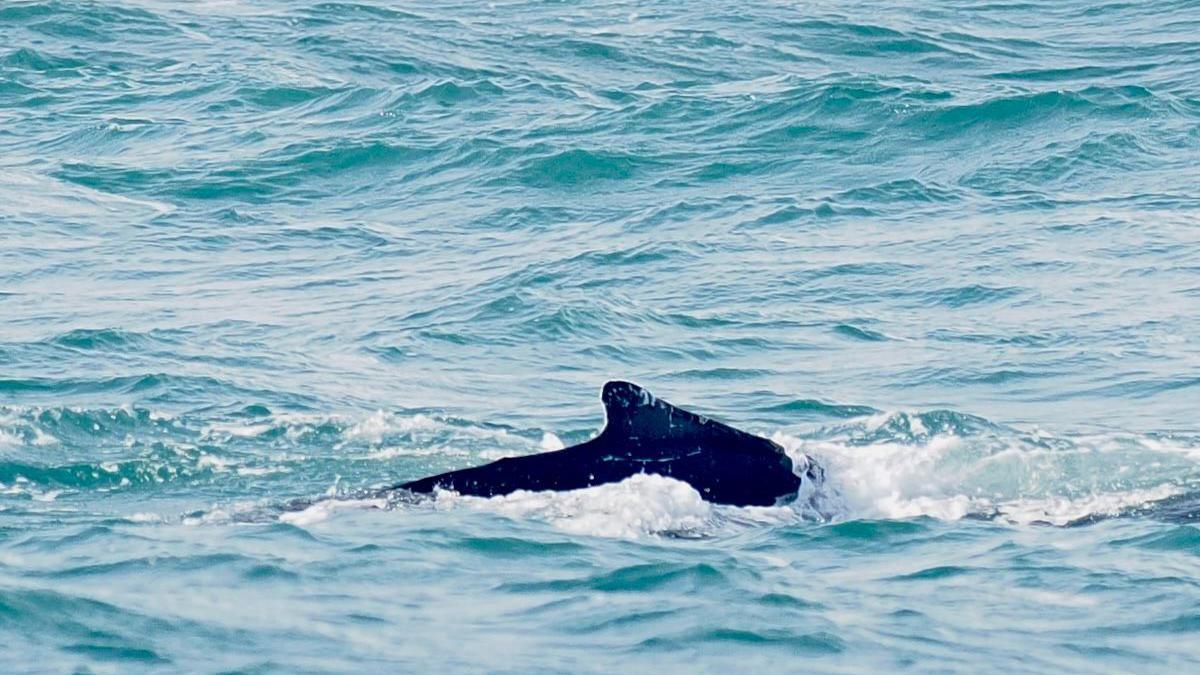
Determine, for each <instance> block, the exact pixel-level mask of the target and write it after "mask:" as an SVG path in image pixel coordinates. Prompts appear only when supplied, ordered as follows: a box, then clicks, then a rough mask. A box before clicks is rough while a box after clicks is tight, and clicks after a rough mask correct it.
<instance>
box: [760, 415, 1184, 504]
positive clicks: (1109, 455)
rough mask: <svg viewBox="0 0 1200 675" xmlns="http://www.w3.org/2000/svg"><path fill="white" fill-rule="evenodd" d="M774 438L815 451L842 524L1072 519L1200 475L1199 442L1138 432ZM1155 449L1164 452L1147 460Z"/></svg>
mask: <svg viewBox="0 0 1200 675" xmlns="http://www.w3.org/2000/svg"><path fill="white" fill-rule="evenodd" d="M890 418H891V415H890V414H889V415H881V416H873V417H872V418H870V419H868V420H866V423H865V426H866V428H867V429H868V430H871V429H875V430H877V429H879V428H880V427H882V426H883V425H884V424H886V423H888V420H889V419H890ZM912 419H916V418H915V417H913V418H912ZM910 430H914V431H915V426H910ZM921 433H925V431H924V430H922V432H921ZM773 438H774V440H775V441H776V442H777V443H780V444H781V445H783V446H784V448H785V449H787V451H788V453H789V454H790V455H792V456H793V459H794V460H795V459H796V458H797V457H799V456H801V455H802V453H807V454H810V455H813V456H814V457H815V459H816V460H817V461H818V462H819V463H820V464H821V465H822V466H823V467H824V468H825V474H826V481H825V483H824V485H822V486H819V487H818V488H817V492H816V493H815V494H814V495H812V496H810V497H809V498H808V500H809V501H810V502H813V503H815V504H817V505H818V508H817V511H818V512H820V513H822V514H825V515H827V516H830V517H832V518H833V519H836V520H845V519H858V518H878V519H906V518H915V517H920V516H926V517H932V518H937V519H940V520H958V519H961V518H964V517H966V516H968V515H983V516H990V517H997V518H999V519H1001V520H1004V521H1007V522H1011V523H1016V524H1028V523H1034V522H1046V523H1053V524H1066V523H1070V522H1073V521H1076V520H1079V519H1082V518H1086V517H1089V516H1113V515H1118V514H1120V513H1122V512H1124V511H1126V510H1128V509H1130V508H1132V507H1137V506H1140V505H1143V504H1147V503H1150V502H1154V501H1158V500H1161V499H1165V498H1168V497H1171V496H1175V495H1178V494H1181V493H1183V492H1184V491H1185V490H1184V488H1183V487H1182V486H1181V484H1182V483H1183V482H1184V481H1185V480H1187V478H1186V477H1185V476H1184V475H1181V471H1182V473H1183V474H1186V473H1187V472H1189V471H1190V472H1191V474H1190V475H1191V476H1192V477H1193V478H1195V477H1196V476H1197V475H1200V467H1197V466H1195V465H1194V464H1191V463H1189V462H1187V460H1186V459H1184V458H1192V457H1195V456H1196V455H1195V452H1196V449H1195V448H1191V447H1188V446H1183V445H1181V446H1176V445H1173V444H1170V443H1164V442H1162V441H1158V440H1154V439H1147V438H1143V437H1135V436H1129V435H1112V436H1089V437H1073V438H1071V439H1069V440H1066V439H1055V438H1054V437H1053V436H1052V435H1050V434H1048V433H1047V432H1044V431H1041V430H1038V432H1037V433H1035V434H1033V435H1031V436H1030V438H1033V439H1036V441H1037V442H1034V443H1031V442H1027V441H1026V440H1023V439H1022V438H1021V437H1019V436H1013V437H1008V436H1004V437H1001V436H984V437H979V438H969V439H968V438H963V437H960V436H956V435H951V434H941V435H935V436H933V437H931V438H928V439H927V440H925V441H923V442H911V441H910V442H875V443H866V444H861V443H851V442H849V439H847V438H838V439H833V440H830V439H820V440H812V439H800V438H797V437H793V436H788V435H786V434H782V433H776V434H775V435H774V437H773ZM1046 441H1057V442H1055V443H1045V442H1046ZM1147 450H1153V451H1154V453H1155V454H1157V455H1158V457H1157V458H1156V457H1154V456H1150V457H1147V456H1146V451H1147ZM1129 453H1134V454H1132V455H1131V456H1126V455H1128V454H1129ZM799 501H803V500H799Z"/></svg>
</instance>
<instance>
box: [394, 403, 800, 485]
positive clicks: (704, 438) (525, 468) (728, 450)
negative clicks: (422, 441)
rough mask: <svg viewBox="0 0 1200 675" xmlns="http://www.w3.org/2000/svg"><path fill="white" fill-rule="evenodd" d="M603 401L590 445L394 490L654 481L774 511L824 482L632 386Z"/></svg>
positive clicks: (747, 437)
mask: <svg viewBox="0 0 1200 675" xmlns="http://www.w3.org/2000/svg"><path fill="white" fill-rule="evenodd" d="M600 398H601V401H602V402H603V403H604V412H605V425H604V429H603V430H602V431H601V432H600V434H599V435H598V436H596V437H595V438H593V439H591V440H590V441H587V442H585V443H580V444H579V445H574V446H571V447H569V448H565V449H563V450H557V451H554V452H545V453H540V454H536V455H527V456H523V457H508V458H505V459H501V460H497V461H495V462H492V463H490V464H484V465H482V466H476V467H472V468H469V469H460V470H458V471H450V472H448V473H443V474H439V475H437V476H430V477H428V478H421V479H419V480H414V481H409V482H407V483H402V484H400V485H396V486H394V487H393V488H392V489H404V490H409V491H412V492H415V493H430V492H433V491H434V490H435V489H438V488H441V489H445V490H453V491H455V492H458V493H460V494H466V495H475V496H481V497H493V496H496V495H504V494H508V493H510V492H515V491H517V490H532V491H541V490H577V489H580V488H586V487H591V486H594V485H602V484H604V483H615V482H619V481H622V480H624V479H626V478H628V477H630V476H632V475H634V474H639V473H647V474H650V473H653V474H659V475H661V476H669V477H671V478H674V479H677V480H681V481H684V482H686V483H688V484H689V485H691V486H692V487H693V488H695V489H696V491H697V492H699V493H700V495H701V496H702V497H703V498H704V499H705V500H706V501H710V502H714V503H720V504H733V505H736V506H773V505H776V504H781V503H786V502H788V501H791V500H793V499H794V498H795V497H796V495H797V493H798V491H799V489H800V486H801V484H802V478H801V474H804V475H806V476H807V477H808V478H809V479H810V480H814V481H815V480H818V478H819V476H820V473H821V468H820V466H819V465H818V464H816V463H815V462H813V461H812V460H808V461H807V462H802V466H799V467H797V466H795V465H794V464H793V462H792V459H791V458H790V457H789V456H788V455H787V453H785V452H784V450H783V448H782V447H780V446H779V445H778V444H777V443H774V442H772V441H770V440H768V439H766V438H762V437H760V436H755V435H753V434H749V433H746V432H744V431H741V430H738V429H735V428H733V427H731V426H729V425H726V424H722V423H721V422H718V421H716V420H713V419H710V418H708V417H705V416H703V415H697V414H696V413H692V412H688V411H687V410H683V409H681V408H678V407H676V406H674V405H671V404H670V403H667V402H666V401H664V400H662V399H660V398H656V397H655V396H653V395H652V394H651V393H650V392H648V391H646V390H645V389H643V388H641V387H639V386H637V385H636V384H633V383H631V382H621V381H613V382H608V383H607V384H605V385H604V389H603V391H602V393H601V396H600ZM798 470H799V473H798Z"/></svg>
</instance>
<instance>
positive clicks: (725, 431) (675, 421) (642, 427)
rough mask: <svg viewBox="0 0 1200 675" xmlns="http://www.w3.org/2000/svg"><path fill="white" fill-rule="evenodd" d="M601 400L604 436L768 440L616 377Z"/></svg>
mask: <svg viewBox="0 0 1200 675" xmlns="http://www.w3.org/2000/svg"><path fill="white" fill-rule="evenodd" d="M600 400H601V401H602V402H603V403H604V414H605V419H606V422H605V425H604V431H602V432H601V435H602V436H605V437H607V438H609V439H613V440H615V439H625V440H629V441H635V442H644V441H655V440H666V439H688V438H697V439H699V438H707V439H710V440H711V439H713V438H714V437H715V438H726V437H727V438H730V439H733V438H744V439H756V440H760V441H766V439H763V438H759V437H758V436H753V435H751V434H748V433H746V432H744V431H739V430H737V429H734V428H733V427H730V426H727V425H725V424H722V423H720V422H718V421H716V420H713V419H709V418H707V417H705V416H703V415H697V414H696V413H693V412H689V411H687V410H684V409H682V408H677V407H675V406H674V405H671V404H670V403H668V402H666V401H664V400H662V399H661V398H657V397H656V396H654V394H651V393H650V392H648V391H646V390H645V389H643V388H641V387H639V386H637V385H636V384H634V383H632V382H623V381H620V380H614V381H611V382H608V383H606V384H605V385H604V390H603V391H602V392H601V394H600ZM767 442H768V443H769V442H770V441H767Z"/></svg>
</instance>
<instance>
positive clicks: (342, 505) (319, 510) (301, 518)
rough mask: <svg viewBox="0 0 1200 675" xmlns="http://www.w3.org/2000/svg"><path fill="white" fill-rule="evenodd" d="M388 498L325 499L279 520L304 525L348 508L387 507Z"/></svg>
mask: <svg viewBox="0 0 1200 675" xmlns="http://www.w3.org/2000/svg"><path fill="white" fill-rule="evenodd" d="M387 507H388V502H387V500H386V499H323V500H321V501H319V502H317V503H315V504H313V505H312V506H309V507H308V508H306V509H304V510H301V511H289V512H287V513H283V514H281V515H280V516H279V520H280V521H282V522H285V523H290V524H292V525H297V526H300V527H304V526H305V525H312V524H313V523H319V522H321V521H323V520H325V519H327V518H329V516H330V515H332V514H333V513H334V512H336V511H344V510H347V509H386V508H387Z"/></svg>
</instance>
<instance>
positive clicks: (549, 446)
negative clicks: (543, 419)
mask: <svg viewBox="0 0 1200 675" xmlns="http://www.w3.org/2000/svg"><path fill="white" fill-rule="evenodd" d="M565 447H567V446H566V445H564V444H563V442H562V439H561V438H559V437H558V436H556V435H554V433H553V432H550V431H547V432H544V433H543V434H542V443H541V448H542V450H543V451H545V452H553V451H555V450H562V449H563V448H565Z"/></svg>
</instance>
